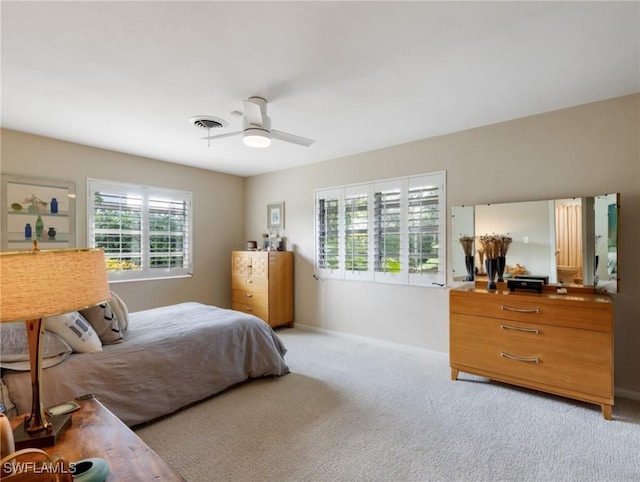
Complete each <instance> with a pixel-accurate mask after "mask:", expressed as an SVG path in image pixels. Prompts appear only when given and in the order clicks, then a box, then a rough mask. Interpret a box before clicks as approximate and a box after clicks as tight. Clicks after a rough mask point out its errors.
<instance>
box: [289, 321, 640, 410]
mask: <svg viewBox="0 0 640 482" xmlns="http://www.w3.org/2000/svg"><path fill="white" fill-rule="evenodd" d="M295 327H296V328H300V329H301V330H307V331H315V332H317V333H323V334H325V335H330V336H336V337H338V338H345V339H347V340H354V341H360V342H366V343H372V344H375V345H378V346H386V347H387V348H393V349H399V350H404V351H413V352H425V351H426V352H429V353H433V354H434V355H436V356H440V357H443V358H447V359H448V358H449V354H448V353H442V352H439V351H434V350H427V349H426V348H419V347H417V346H409V345H403V344H401V343H393V342H391V341H384V340H378V339H376V338H368V337H366V336H361V335H352V334H351V333H344V332H342V331H335V330H327V329H326V328H318V327H316V326H310V325H301V324H299V323H296V324H295ZM615 396H616V397H620V398H628V399H631V400H640V392H639V391H636V390H628V389H626V388H616V389H615Z"/></svg>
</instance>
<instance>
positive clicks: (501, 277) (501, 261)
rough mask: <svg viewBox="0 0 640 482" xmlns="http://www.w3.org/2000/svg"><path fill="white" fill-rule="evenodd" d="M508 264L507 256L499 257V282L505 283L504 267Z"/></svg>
mask: <svg viewBox="0 0 640 482" xmlns="http://www.w3.org/2000/svg"><path fill="white" fill-rule="evenodd" d="M506 262H507V258H506V256H498V257H497V258H496V271H497V272H498V282H499V283H504V267H505V263H506Z"/></svg>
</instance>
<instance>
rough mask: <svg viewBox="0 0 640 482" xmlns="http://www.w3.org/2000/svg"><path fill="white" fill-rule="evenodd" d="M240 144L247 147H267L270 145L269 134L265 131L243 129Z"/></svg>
mask: <svg viewBox="0 0 640 482" xmlns="http://www.w3.org/2000/svg"><path fill="white" fill-rule="evenodd" d="M242 142H244V144H245V145H246V146H249V147H258V148H262V147H269V146H270V145H271V134H269V131H267V130H265V129H258V128H249V129H245V131H244V134H243V135H242Z"/></svg>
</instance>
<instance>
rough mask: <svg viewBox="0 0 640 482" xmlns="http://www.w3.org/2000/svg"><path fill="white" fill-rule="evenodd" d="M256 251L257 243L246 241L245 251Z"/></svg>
mask: <svg viewBox="0 0 640 482" xmlns="http://www.w3.org/2000/svg"><path fill="white" fill-rule="evenodd" d="M257 249H258V242H257V241H247V251H256V250H257Z"/></svg>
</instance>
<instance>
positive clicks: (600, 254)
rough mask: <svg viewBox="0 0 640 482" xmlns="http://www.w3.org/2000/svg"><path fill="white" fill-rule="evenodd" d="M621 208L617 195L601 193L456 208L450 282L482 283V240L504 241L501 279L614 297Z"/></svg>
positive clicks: (616, 279)
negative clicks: (528, 279)
mask: <svg viewBox="0 0 640 482" xmlns="http://www.w3.org/2000/svg"><path fill="white" fill-rule="evenodd" d="M619 205H620V201H619V194H603V195H600V196H594V197H583V198H567V199H551V200H543V201H525V202H517V203H503V204H484V205H477V206H454V207H453V208H452V222H451V235H452V242H451V249H452V257H451V259H452V270H451V272H450V273H451V275H452V279H453V281H470V279H471V277H473V278H474V279H482V277H483V276H484V275H485V269H484V262H483V261H484V260H483V258H484V257H483V254H484V253H483V252H482V244H481V242H480V241H481V240H480V237H481V236H487V235H494V236H502V237H504V239H507V240H508V243H507V250H506V268H505V271H504V273H505V275H504V276H505V278H508V277H510V276H516V275H518V274H520V275H530V276H545V277H548V280H549V283H550V284H560V283H562V284H563V285H565V286H593V287H595V288H596V289H598V290H601V291H606V292H611V293H615V292H617V291H618V208H619ZM470 254H472V255H473V256H474V258H473V260H470V258H469V255H470ZM465 255H466V256H465ZM470 262H471V263H473V268H471V266H470V265H469V263H470ZM470 275H473V276H470Z"/></svg>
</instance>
